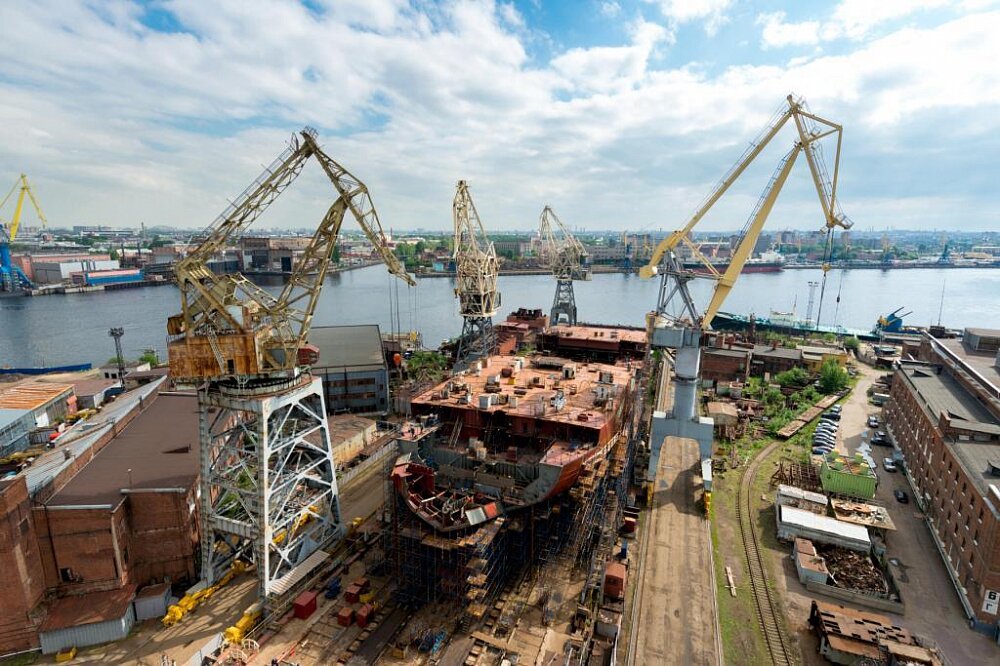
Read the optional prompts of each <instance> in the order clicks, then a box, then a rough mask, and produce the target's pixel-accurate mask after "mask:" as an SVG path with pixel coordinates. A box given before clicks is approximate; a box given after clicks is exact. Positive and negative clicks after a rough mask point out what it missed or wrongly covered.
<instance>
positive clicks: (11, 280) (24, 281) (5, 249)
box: [0, 173, 48, 291]
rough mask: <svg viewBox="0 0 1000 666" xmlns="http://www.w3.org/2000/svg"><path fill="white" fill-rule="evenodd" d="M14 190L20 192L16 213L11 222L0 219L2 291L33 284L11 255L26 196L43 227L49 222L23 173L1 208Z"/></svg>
mask: <svg viewBox="0 0 1000 666" xmlns="http://www.w3.org/2000/svg"><path fill="white" fill-rule="evenodd" d="M14 192H17V193H18V194H17V203H16V204H15V205H14V215H13V217H11V220H10V223H9V224H3V223H2V221H0V291H16V290H17V289H18V288H29V287H31V286H32V284H31V281H30V280H29V279H28V277H27V276H26V275H25V274H24V272H23V271H22V270H21V269H20V268H19V267H17V266H14V264H13V261H12V260H11V256H10V244H11V243H13V242H14V239H16V238H17V230H18V228H20V226H21V214H22V213H23V212H24V198H25V197H26V196H27V198H28V199H29V200H30V201H31V205H32V206H34V208H35V213H36V214H37V215H38V219H39V220H40V221H41V223H42V227H45V226H46V224H47V223H48V221H47V220H46V219H45V213H43V212H42V207H41V206H39V205H38V200H37V199H35V193H34V192H33V191H32V189H31V184H30V183H28V177H27V176H26V175H24V174H23V173H22V174H21V175H20V176H18V177H17V180H15V181H14V185H13V186H11V188H10V191H9V192H7V196H5V197H4V198H3V200H2V201H0V210H2V209H3V207H4V206H5V205H7V202H8V201H9V200H10V198H11V197H12V196H13V195H14Z"/></svg>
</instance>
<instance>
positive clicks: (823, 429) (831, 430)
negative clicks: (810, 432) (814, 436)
mask: <svg viewBox="0 0 1000 666" xmlns="http://www.w3.org/2000/svg"><path fill="white" fill-rule="evenodd" d="M816 432H828V433H830V434H831V435H835V434H837V428H836V427H824V426H822V425H819V426H816Z"/></svg>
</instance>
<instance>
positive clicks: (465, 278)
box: [452, 180, 500, 317]
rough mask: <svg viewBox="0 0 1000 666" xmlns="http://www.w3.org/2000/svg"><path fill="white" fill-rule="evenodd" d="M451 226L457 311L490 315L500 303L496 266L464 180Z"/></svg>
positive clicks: (460, 186) (477, 315)
mask: <svg viewBox="0 0 1000 666" xmlns="http://www.w3.org/2000/svg"><path fill="white" fill-rule="evenodd" d="M452 221H453V222H454V227H455V249H454V253H453V256H454V258H455V270H456V273H457V275H456V277H457V279H458V286H457V287H456V289H455V292H456V294H457V295H458V300H459V313H460V314H461V315H462V316H463V317H492V316H493V315H494V314H496V311H497V308H498V307H499V306H500V293H499V292H498V291H497V275H498V273H499V265H498V263H497V254H496V251H495V250H494V249H493V242H492V241H491V240H490V239H489V237H488V236H487V235H486V229H485V227H483V222H482V220H481V219H480V218H479V213H478V212H476V205H475V204H474V203H473V202H472V196H471V195H470V194H469V186H468V183H466V182H465V181H464V180H460V181H458V191H457V192H456V193H455V200H454V202H453V203H452Z"/></svg>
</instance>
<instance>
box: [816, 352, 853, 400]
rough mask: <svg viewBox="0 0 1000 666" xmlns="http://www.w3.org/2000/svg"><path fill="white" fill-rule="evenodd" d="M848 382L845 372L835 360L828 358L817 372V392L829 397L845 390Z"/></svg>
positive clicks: (848, 378)
mask: <svg viewBox="0 0 1000 666" xmlns="http://www.w3.org/2000/svg"><path fill="white" fill-rule="evenodd" d="M849 381H850V377H849V376H848V374H847V371H846V370H844V369H843V368H842V367H840V364H839V363H837V361H836V360H834V359H832V358H829V359H827V360H826V361H825V362H824V363H823V367H822V368H820V371H819V390H820V391H821V392H823V393H826V394H827V395H829V394H830V393H836V392H837V391H840V390H841V389H843V388H845V387H846V386H847V384H848V382H849Z"/></svg>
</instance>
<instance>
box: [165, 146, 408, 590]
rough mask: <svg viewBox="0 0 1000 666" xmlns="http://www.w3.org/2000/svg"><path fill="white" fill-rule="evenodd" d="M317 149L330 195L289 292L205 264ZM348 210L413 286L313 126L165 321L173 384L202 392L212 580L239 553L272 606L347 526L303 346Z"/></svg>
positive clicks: (364, 194)
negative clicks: (218, 272) (178, 309)
mask: <svg viewBox="0 0 1000 666" xmlns="http://www.w3.org/2000/svg"><path fill="white" fill-rule="evenodd" d="M311 158H312V159H315V161H316V162H318V163H319V166H320V167H321V168H322V170H323V172H324V173H325V174H326V176H327V177H328V179H329V181H330V183H331V184H332V185H333V195H334V196H333V197H332V199H333V201H332V204H331V205H330V207H329V209H328V210H327V211H326V213H325V215H324V216H323V218H322V220H321V221H320V223H319V225H318V227H317V229H316V231H315V233H314V234H313V237H312V238H311V239H310V242H309V244H308V246H307V247H306V248H305V249H304V251H303V253H302V256H301V257H300V258H298V261H297V262H296V265H295V267H294V269H293V271H292V275H291V276H290V277H289V279H288V282H287V283H286V284H285V286H284V288H283V289H282V291H281V293H280V294H278V295H277V296H275V295H272V294H271V293H269V292H267V291H265V290H263V289H261V288H260V287H257V286H256V285H254V284H253V283H252V282H250V281H249V280H248V279H247V278H246V277H244V276H243V275H240V274H239V273H235V274H225V275H216V274H215V273H213V272H212V271H211V270H209V268H208V265H207V264H208V261H209V260H210V259H211V258H212V257H213V256H214V255H215V254H216V253H217V252H218V251H220V250H222V249H223V248H225V247H226V246H227V244H228V243H229V242H230V239H231V238H232V237H233V236H235V235H237V234H239V233H241V232H243V231H245V230H246V228H247V227H249V226H250V225H251V224H252V223H253V222H254V221H255V220H256V219H257V218H258V217H260V215H261V214H262V213H263V212H264V211H265V210H266V209H267V208H268V206H270V205H271V203H273V202H274V201H275V200H276V199H277V198H278V197H279V196H280V195H281V193H282V192H284V191H285V189H286V188H287V187H288V186H289V185H291V184H292V183H293V182H294V181H295V179H296V178H298V176H299V174H300V173H301V172H302V170H303V168H304V167H305V164H306V162H308V161H309V160H310V159H311ZM348 216H352V217H353V218H354V219H355V221H356V222H357V223H358V225H359V226H360V227H361V229H362V231H363V232H364V233H365V235H366V236H367V238H368V239H369V241H371V243H372V245H373V246H374V248H375V250H376V251H377V252H379V254H380V255H381V257H382V259H383V261H384V262H385V264H386V266H387V268H388V269H389V271H390V272H391V273H393V274H394V275H396V276H397V277H399V278H401V279H403V280H406V281H407V282H408V283H409V284H411V285H412V284H414V280H413V278H412V277H410V276H409V275H408V274H407V273H406V271H405V269H404V268H403V266H402V265H401V264H400V263H399V261H398V259H397V258H396V257H395V255H393V253H392V251H391V250H390V249H389V247H388V242H387V240H386V237H385V234H384V233H383V231H382V226H381V223H380V222H379V219H378V214H377V212H376V210H375V206H374V204H373V202H372V200H371V197H370V196H369V194H368V188H367V187H366V186H365V184H364V183H363V182H361V180H360V179H358V178H356V177H355V176H354V175H352V174H351V173H350V172H349V171H347V169H345V168H344V167H343V166H341V165H340V164H339V163H337V162H336V161H334V160H333V159H332V158H331V157H330V156H329V155H327V154H326V153H325V152H323V150H322V149H321V148H320V146H319V144H318V143H317V140H316V132H315V130H312V129H310V128H305V129H304V130H303V131H301V132H299V134H298V135H296V136H294V137H293V138H292V141H291V142H290V143H289V145H288V147H287V148H286V149H285V151H284V152H282V153H281V154H280V155H279V156H278V158H277V159H275V160H274V161H273V162H271V164H270V165H269V166H268V167H267V168H265V169H264V171H263V173H261V175H260V176H259V177H258V178H257V179H256V180H255V181H254V182H253V183H251V184H250V186H249V187H247V188H246V189H245V190H244V191H243V193H242V194H240V195H239V196H238V197H236V199H235V200H234V201H233V202H232V203H231V204H230V205H229V207H228V208H226V210H224V211H223V212H222V214H221V215H219V217H218V218H216V220H215V221H214V222H213V223H212V224H211V225H210V226H209V227H208V229H207V230H206V232H205V233H204V235H203V236H202V237H201V239H200V242H199V244H198V246H197V247H196V248H195V249H194V250H192V251H191V253H190V254H188V255H187V256H186V257H185V258H184V259H182V260H181V261H180V262H178V264H177V266H176V267H175V273H176V275H177V284H178V289H179V291H180V293H181V312H180V313H179V314H176V315H174V316H172V317H170V318H169V320H168V322H167V331H168V333H169V334H170V338H169V339H168V343H167V351H168V354H169V359H170V374H171V376H172V377H173V378H174V379H175V381H177V382H178V383H181V384H190V385H195V386H197V387H198V403H199V411H200V424H201V431H200V437H201V439H200V443H201V488H200V490H201V528H202V530H201V555H202V577H203V581H204V582H205V583H206V584H212V583H213V582H215V581H216V580H218V579H219V577H220V576H222V575H223V572H224V570H225V569H227V568H228V567H229V566H231V564H232V563H233V562H234V561H235V560H236V559H239V560H241V561H243V562H248V563H253V564H254V565H256V568H257V575H258V579H259V592H260V595H261V597H262V598H263V599H264V600H265V603H266V604H268V606H269V607H273V606H274V605H280V604H281V603H282V601H283V599H282V596H283V595H285V594H286V593H288V592H290V591H292V590H293V589H294V587H295V585H296V583H297V582H298V581H300V580H303V579H307V576H308V575H309V574H310V572H311V571H312V570H314V569H315V568H316V567H317V566H318V565H319V564H320V562H321V560H322V558H323V554H322V553H320V552H319V551H320V550H321V549H323V548H324V547H326V546H328V545H329V544H330V543H331V542H332V541H334V540H335V539H336V538H338V537H339V536H340V535H341V531H342V530H341V516H340V507H339V503H338V498H337V482H336V477H335V475H334V462H333V453H332V446H331V444H330V434H329V430H328V427H327V423H326V407H325V405H324V400H323V391H322V385H321V381H320V380H319V379H318V378H314V377H312V375H311V374H310V373H309V365H311V364H312V363H314V362H315V361H316V358H317V354H318V350H317V349H316V348H315V347H312V346H311V345H309V344H308V342H307V341H308V335H309V330H310V327H311V323H312V316H313V312H314V310H315V307H316V303H317V302H318V300H319V295H320V290H321V289H322V285H323V281H324V278H325V276H326V274H327V270H328V268H329V266H330V262H331V256H332V253H333V249H334V247H335V246H336V242H337V237H338V235H339V233H340V228H341V225H342V223H343V221H344V219H345V218H346V217H348Z"/></svg>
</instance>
